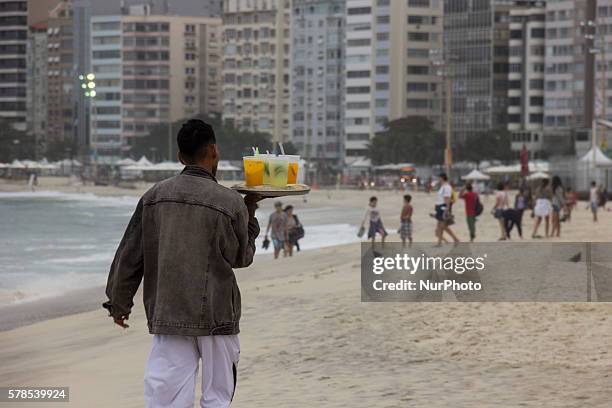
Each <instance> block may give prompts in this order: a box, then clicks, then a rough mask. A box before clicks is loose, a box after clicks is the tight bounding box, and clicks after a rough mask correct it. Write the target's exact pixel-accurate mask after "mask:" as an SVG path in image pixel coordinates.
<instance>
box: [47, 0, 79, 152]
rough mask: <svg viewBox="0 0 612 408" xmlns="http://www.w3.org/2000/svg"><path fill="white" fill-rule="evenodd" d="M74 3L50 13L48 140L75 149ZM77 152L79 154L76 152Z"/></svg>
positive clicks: (67, 1) (65, 1)
mask: <svg viewBox="0 0 612 408" xmlns="http://www.w3.org/2000/svg"><path fill="white" fill-rule="evenodd" d="M72 29H73V24H72V2H71V1H70V0H62V1H61V2H60V3H59V4H58V5H57V6H56V7H55V8H53V9H52V10H51V11H50V13H49V21H48V31H47V46H48V52H47V54H48V70H47V73H48V78H47V90H48V91H47V93H48V98H47V99H48V101H49V107H48V112H47V118H48V119H47V133H48V134H47V137H48V139H49V140H53V141H56V142H59V143H62V144H64V145H65V146H71V147H70V148H71V149H74V148H75V142H76V140H75V136H76V133H75V126H74V107H73V100H74V95H73V92H74V87H75V79H76V76H77V75H76V72H74V60H73V46H74V44H73V41H74V40H73V38H74V36H73V31H72ZM75 153H76V152H75Z"/></svg>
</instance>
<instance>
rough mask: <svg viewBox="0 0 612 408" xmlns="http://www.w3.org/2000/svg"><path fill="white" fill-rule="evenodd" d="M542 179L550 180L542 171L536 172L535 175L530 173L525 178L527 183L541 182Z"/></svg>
mask: <svg viewBox="0 0 612 408" xmlns="http://www.w3.org/2000/svg"><path fill="white" fill-rule="evenodd" d="M543 179H550V176H549V175H548V174H547V173H544V172H542V171H536V172H535V173H531V174H530V175H528V176H527V180H529V181H531V180H543Z"/></svg>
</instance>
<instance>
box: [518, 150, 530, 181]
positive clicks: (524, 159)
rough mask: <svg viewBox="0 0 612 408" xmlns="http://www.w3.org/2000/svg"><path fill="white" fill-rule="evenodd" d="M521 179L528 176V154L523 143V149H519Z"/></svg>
mask: <svg viewBox="0 0 612 408" xmlns="http://www.w3.org/2000/svg"><path fill="white" fill-rule="evenodd" d="M520 162H521V177H526V176H527V175H528V174H529V152H528V151H527V146H526V145H525V143H523V147H522V148H521V156H520Z"/></svg>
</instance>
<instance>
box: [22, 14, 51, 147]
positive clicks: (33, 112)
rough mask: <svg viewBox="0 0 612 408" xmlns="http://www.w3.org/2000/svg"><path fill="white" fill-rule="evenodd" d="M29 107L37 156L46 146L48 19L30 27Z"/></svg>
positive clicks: (28, 64) (29, 127)
mask: <svg viewBox="0 0 612 408" xmlns="http://www.w3.org/2000/svg"><path fill="white" fill-rule="evenodd" d="M26 50H27V52H26V67H27V78H26V79H27V82H26V108H27V118H26V123H27V127H26V128H27V131H28V133H29V134H30V135H32V136H33V137H34V145H35V149H36V151H35V152H34V156H35V157H37V158H38V157H41V156H42V155H43V154H44V152H45V151H46V148H47V140H48V138H47V106H48V97H47V65H48V62H47V22H46V21H41V22H39V23H36V24H34V25H31V26H30V27H29V32H28V42H27V47H26Z"/></svg>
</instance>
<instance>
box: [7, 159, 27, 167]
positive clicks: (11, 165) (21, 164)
mask: <svg viewBox="0 0 612 408" xmlns="http://www.w3.org/2000/svg"><path fill="white" fill-rule="evenodd" d="M8 167H9V168H11V169H25V168H26V166H25V165H24V164H23V163H22V162H20V161H19V160H17V159H15V160H13V162H12V163H11V164H9V166H8Z"/></svg>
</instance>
